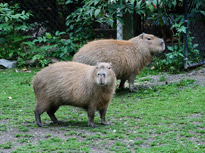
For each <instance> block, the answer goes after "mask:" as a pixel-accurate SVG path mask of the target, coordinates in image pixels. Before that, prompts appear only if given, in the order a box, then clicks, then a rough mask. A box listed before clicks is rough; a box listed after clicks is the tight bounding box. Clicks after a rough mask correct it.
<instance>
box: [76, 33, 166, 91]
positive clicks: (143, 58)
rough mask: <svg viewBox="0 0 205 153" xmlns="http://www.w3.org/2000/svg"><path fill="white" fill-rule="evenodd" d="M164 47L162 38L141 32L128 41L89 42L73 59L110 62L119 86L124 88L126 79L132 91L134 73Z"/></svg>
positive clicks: (89, 61) (137, 72)
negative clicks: (118, 80)
mask: <svg viewBox="0 0 205 153" xmlns="http://www.w3.org/2000/svg"><path fill="white" fill-rule="evenodd" d="M164 49H165V43H164V40H163V39H160V38H158V37H156V36H154V35H151V34H146V33H142V34H140V35H139V36H137V37H134V38H132V39H130V40H128V41H126V40H113V39H104V40H95V41H92V42H89V43H88V44H86V45H84V46H83V47H82V48H81V49H80V50H79V51H78V52H77V53H76V54H75V55H74V57H73V61H75V62H79V63H85V64H88V65H95V64H96V63H97V62H102V61H103V62H112V68H113V70H114V72H115V74H116V77H117V79H120V80H121V82H120V88H124V83H125V81H126V80H128V82H129V89H130V91H133V90H134V80H135V78H136V75H137V74H139V73H140V72H141V70H142V69H143V68H144V66H146V65H147V64H148V63H150V62H151V60H152V57H153V56H154V55H155V53H159V52H162V51H163V50H164Z"/></svg>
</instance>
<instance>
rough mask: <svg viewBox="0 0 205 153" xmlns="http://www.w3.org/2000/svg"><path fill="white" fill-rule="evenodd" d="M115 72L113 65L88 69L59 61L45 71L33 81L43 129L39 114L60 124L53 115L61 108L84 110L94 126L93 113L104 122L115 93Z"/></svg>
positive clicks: (100, 64)
mask: <svg viewBox="0 0 205 153" xmlns="http://www.w3.org/2000/svg"><path fill="white" fill-rule="evenodd" d="M115 84H116V77H115V73H114V72H113V70H112V69H111V64H110V63H98V64H97V66H89V65H85V64H81V63H76V62H58V63H55V64H51V65H50V66H48V67H46V68H44V69H42V70H41V71H40V72H38V73H37V74H36V76H35V77H34V79H33V88H34V92H35V96H36V108H35V111H34V112H35V117H36V122H37V124H38V125H39V126H42V123H41V118H40V115H41V114H42V113H43V112H47V114H48V115H49V116H50V118H51V120H52V121H53V122H55V123H60V122H59V121H58V120H57V118H56V117H55V115H54V113H55V112H56V111H57V109H58V108H59V107H60V106H61V105H71V106H76V107H81V108H84V109H85V110H86V111H87V113H88V118H89V124H88V125H89V126H91V127H95V124H94V114H95V111H97V110H98V111H99V112H100V115H101V123H102V124H106V122H105V114H106V110H107V107H108V104H109V102H110V100H111V98H112V96H113V94H114V91H115Z"/></svg>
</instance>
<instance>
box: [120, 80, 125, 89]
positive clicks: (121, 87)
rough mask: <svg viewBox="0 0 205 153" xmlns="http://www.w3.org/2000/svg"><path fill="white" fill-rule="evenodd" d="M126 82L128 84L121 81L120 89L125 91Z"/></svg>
mask: <svg viewBox="0 0 205 153" xmlns="http://www.w3.org/2000/svg"><path fill="white" fill-rule="evenodd" d="M125 82H126V80H121V81H120V85H119V88H120V89H124V87H125Z"/></svg>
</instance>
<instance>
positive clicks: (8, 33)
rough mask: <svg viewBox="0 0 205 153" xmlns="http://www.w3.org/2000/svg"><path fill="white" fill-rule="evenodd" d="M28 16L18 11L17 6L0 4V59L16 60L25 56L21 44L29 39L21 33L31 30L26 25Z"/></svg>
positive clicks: (28, 14)
mask: <svg viewBox="0 0 205 153" xmlns="http://www.w3.org/2000/svg"><path fill="white" fill-rule="evenodd" d="M30 16H31V13H29V12H25V11H20V9H19V6H18V5H17V4H16V5H15V6H9V5H8V4H7V3H0V37H1V38H0V58H6V59H12V60H17V59H18V58H19V57H21V58H23V57H25V56H26V53H25V52H24V47H23V45H22V44H23V41H25V40H26V39H27V38H29V37H28V36H24V35H23V34H22V32H25V31H27V30H28V29H30V28H31V25H28V24H26V20H28V19H29V17H30Z"/></svg>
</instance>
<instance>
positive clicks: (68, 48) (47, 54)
mask: <svg viewBox="0 0 205 153" xmlns="http://www.w3.org/2000/svg"><path fill="white" fill-rule="evenodd" d="M63 34H65V32H58V31H57V32H56V33H55V35H54V36H53V35H51V34H50V33H46V34H45V36H42V37H37V38H36V39H34V40H33V41H27V42H25V43H24V45H25V46H26V48H27V50H29V53H30V59H32V60H34V61H37V63H38V64H40V66H41V67H45V66H47V65H48V64H49V63H50V62H51V58H57V59H58V60H68V59H70V58H71V53H74V52H75V51H76V50H77V49H78V48H79V47H80V45H76V44H75V43H73V41H72V40H71V39H62V38H61V36H62V35H63ZM27 58H28V57H27ZM19 64H20V63H19ZM24 64H25V63H24V59H22V63H21V65H24Z"/></svg>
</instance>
